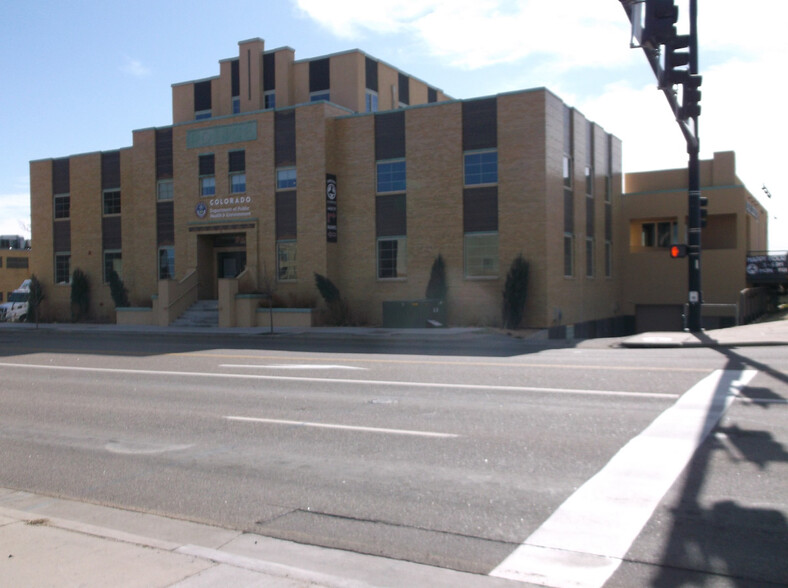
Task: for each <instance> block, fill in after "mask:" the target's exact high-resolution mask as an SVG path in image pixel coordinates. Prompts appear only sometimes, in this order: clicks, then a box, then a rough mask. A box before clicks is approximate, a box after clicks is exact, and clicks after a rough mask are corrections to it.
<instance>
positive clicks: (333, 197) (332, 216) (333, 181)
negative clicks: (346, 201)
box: [326, 174, 337, 243]
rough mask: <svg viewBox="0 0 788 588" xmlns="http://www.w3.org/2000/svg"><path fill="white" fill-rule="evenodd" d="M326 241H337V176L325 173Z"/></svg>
mask: <svg viewBox="0 0 788 588" xmlns="http://www.w3.org/2000/svg"><path fill="white" fill-rule="evenodd" d="M326 241H327V242H328V243H336V242H337V177H336V176H335V175H334V174H326Z"/></svg>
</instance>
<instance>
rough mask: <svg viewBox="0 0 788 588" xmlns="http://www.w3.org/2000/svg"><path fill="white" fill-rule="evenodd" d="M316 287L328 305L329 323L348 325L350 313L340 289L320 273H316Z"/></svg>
mask: <svg viewBox="0 0 788 588" xmlns="http://www.w3.org/2000/svg"><path fill="white" fill-rule="evenodd" d="M315 286H317V291H318V292H320V296H322V297H323V300H325V301H326V305H328V318H329V322H330V323H331V324H334V325H346V324H347V323H348V320H349V314H350V313H349V311H348V307H347V303H346V302H345V301H344V300H342V296H341V295H340V294H339V288H337V287H336V286H335V285H334V282H332V281H331V280H329V279H328V278H327V277H325V276H321V275H320V274H318V273H315Z"/></svg>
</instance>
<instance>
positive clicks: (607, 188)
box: [605, 176, 613, 203]
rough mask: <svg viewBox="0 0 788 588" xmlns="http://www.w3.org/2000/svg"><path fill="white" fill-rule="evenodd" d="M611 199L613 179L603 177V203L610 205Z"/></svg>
mask: <svg viewBox="0 0 788 588" xmlns="http://www.w3.org/2000/svg"><path fill="white" fill-rule="evenodd" d="M612 199H613V178H611V177H610V176H605V202H607V203H610V202H611V201H612Z"/></svg>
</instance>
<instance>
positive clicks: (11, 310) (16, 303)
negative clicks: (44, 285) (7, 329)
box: [0, 280, 30, 322]
mask: <svg viewBox="0 0 788 588" xmlns="http://www.w3.org/2000/svg"><path fill="white" fill-rule="evenodd" d="M29 298H30V280H25V281H24V282H22V285H21V286H19V288H17V289H16V290H14V291H13V292H11V293H10V294H9V295H8V302H4V303H3V304H0V321H9V322H14V321H24V320H25V319H26V318H27V308H28V299H29Z"/></svg>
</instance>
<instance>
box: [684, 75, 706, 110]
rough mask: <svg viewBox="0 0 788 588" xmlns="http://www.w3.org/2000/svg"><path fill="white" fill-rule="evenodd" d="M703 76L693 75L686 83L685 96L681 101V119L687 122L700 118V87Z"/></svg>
mask: <svg viewBox="0 0 788 588" xmlns="http://www.w3.org/2000/svg"><path fill="white" fill-rule="evenodd" d="M702 83H703V76H699V75H691V76H689V77H688V78H687V81H686V82H684V95H683V96H682V99H681V119H682V120H687V119H690V118H695V117H696V116H700V85H701V84H702Z"/></svg>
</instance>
